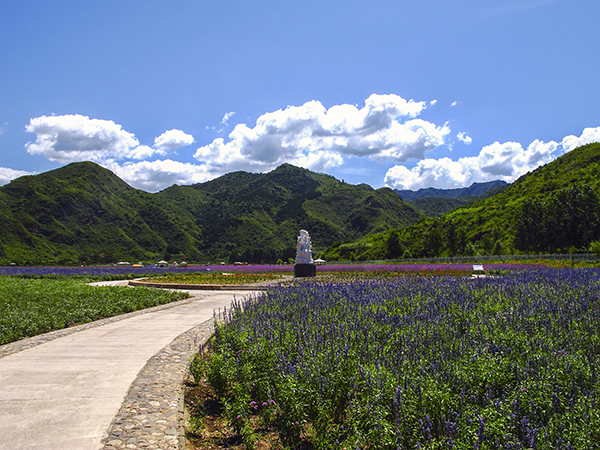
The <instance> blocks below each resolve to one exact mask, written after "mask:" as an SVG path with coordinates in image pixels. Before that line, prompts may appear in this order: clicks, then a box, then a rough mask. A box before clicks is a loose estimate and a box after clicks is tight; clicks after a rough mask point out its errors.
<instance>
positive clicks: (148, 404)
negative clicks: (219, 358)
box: [102, 319, 214, 450]
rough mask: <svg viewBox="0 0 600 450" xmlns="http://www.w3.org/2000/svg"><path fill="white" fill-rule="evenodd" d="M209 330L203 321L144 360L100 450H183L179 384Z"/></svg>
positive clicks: (183, 439)
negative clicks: (144, 363)
mask: <svg viewBox="0 0 600 450" xmlns="http://www.w3.org/2000/svg"><path fill="white" fill-rule="evenodd" d="M213 329H214V320H213V319H210V320H207V321H206V322H204V323H202V324H200V325H197V326H196V327H194V328H192V329H190V330H188V331H186V332H185V333H183V334H181V335H180V336H179V337H177V338H175V340H173V342H171V344H169V345H167V346H166V347H165V348H163V349H162V350H161V351H160V352H158V353H157V354H156V355H154V356H153V357H152V358H150V359H149V360H148V362H147V363H146V365H145V366H144V368H143V369H142V370H141V371H140V373H139V374H138V376H137V377H136V379H135V380H134V382H133V383H132V384H131V386H130V388H129V391H128V393H127V395H126V396H125V399H124V401H123V404H122V406H121V409H120V410H119V412H118V413H117V415H116V416H115V418H114V420H113V423H112V424H111V426H110V429H109V432H108V436H107V437H106V438H105V439H104V440H103V442H104V447H102V448H103V449H104V450H113V449H119V450H120V449H169V450H171V449H172V450H177V449H181V450H183V449H185V446H186V444H185V429H184V427H185V423H184V420H185V419H184V396H183V382H184V380H185V377H186V376H187V374H188V367H189V360H190V358H191V357H192V356H193V355H194V354H195V353H196V352H197V351H198V348H199V346H200V344H201V343H205V342H206V341H207V340H208V338H209V337H210V336H211V335H212V333H213Z"/></svg>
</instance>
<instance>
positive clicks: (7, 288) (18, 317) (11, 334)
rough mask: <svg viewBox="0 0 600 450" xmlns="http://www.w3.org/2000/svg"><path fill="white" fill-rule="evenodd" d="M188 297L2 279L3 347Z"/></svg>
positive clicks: (61, 282)
mask: <svg viewBox="0 0 600 450" xmlns="http://www.w3.org/2000/svg"><path fill="white" fill-rule="evenodd" d="M186 297H187V294H186V293H181V292H167V291H162V290H158V289H148V288H135V289H132V288H128V287H124V286H103V287H97V286H88V285H87V284H85V281H84V280H83V279H76V278H73V279H69V278H62V279H50V278H41V279H23V278H16V277H0V345H3V344H7V343H9V342H13V341H16V340H19V339H22V338H25V337H31V336H36V335H38V334H41V333H46V332H48V331H53V330H58V329H62V328H66V327H69V326H72V325H76V324H81V323H86V322H91V321H94V320H98V319H103V318H106V317H112V316H116V315H118V314H123V313H127V312H131V311H137V310H139V309H144V308H148V307H151V306H156V305H160V304H164V303H169V302H172V301H175V300H179V299H182V298H186Z"/></svg>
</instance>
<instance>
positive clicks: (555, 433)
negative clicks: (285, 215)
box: [192, 269, 600, 449]
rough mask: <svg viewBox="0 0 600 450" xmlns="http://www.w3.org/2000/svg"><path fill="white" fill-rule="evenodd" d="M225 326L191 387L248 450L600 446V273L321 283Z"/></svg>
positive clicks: (240, 312)
mask: <svg viewBox="0 0 600 450" xmlns="http://www.w3.org/2000/svg"><path fill="white" fill-rule="evenodd" d="M225 319H226V320H225V321H224V322H222V323H220V324H218V326H217V330H216V336H215V339H214V342H213V343H212V344H211V347H210V351H209V352H208V353H207V354H206V355H203V356H201V355H199V356H198V357H197V358H196V359H195V361H194V363H193V365H192V373H193V374H194V375H195V376H196V378H197V379H204V380H206V381H208V383H209V384H210V385H211V386H212V388H213V390H214V392H215V393H216V394H217V395H218V396H219V398H220V400H221V401H222V402H223V405H225V406H224V411H225V415H226V417H227V418H228V421H229V424H230V426H231V428H232V429H233V430H234V431H235V432H236V433H238V434H239V436H240V439H241V440H242V441H243V442H245V443H246V444H247V445H249V446H251V444H252V442H255V441H256V440H259V439H260V435H261V433H263V434H265V435H267V434H268V433H269V432H275V433H276V434H277V435H278V439H279V442H281V443H283V444H284V445H285V446H287V447H288V448H296V446H298V445H299V444H302V445H304V446H305V447H302V448H306V445H309V444H310V445H312V446H313V448H319V449H339V448H347V449H358V448H360V449H363V448H368V449H414V448H421V449H451V448H453V449H474V448H477V449H528V448H536V449H592V448H598V447H600V409H599V407H598V406H599V405H598V400H599V396H600V385H599V383H598V373H597V367H598V364H599V363H600V360H599V358H600V332H599V324H600V272H599V271H598V270H594V269H576V270H570V269H561V270H550V269H538V270H528V271H516V272H512V273H509V274H508V275H503V276H497V277H487V278H477V279H473V278H470V277H456V276H435V277H431V276H423V277H421V276H410V277H407V276H404V277H396V278H393V279H371V280H359V281H355V282H348V283H317V282H314V283H311V282H309V283H303V284H301V285H297V286H293V287H276V288H274V289H273V290H272V291H270V292H268V293H265V294H263V295H261V296H260V297H258V298H257V299H255V300H254V301H244V302H241V301H239V302H237V303H235V304H233V305H232V308H231V309H230V310H228V311H227V312H226V314H225ZM207 355H209V356H207ZM196 413H197V414H199V415H201V414H202V411H201V410H198V411H196Z"/></svg>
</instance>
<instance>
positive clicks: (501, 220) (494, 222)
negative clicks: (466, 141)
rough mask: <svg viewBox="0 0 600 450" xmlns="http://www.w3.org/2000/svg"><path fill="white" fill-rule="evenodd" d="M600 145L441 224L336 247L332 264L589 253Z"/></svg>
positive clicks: (599, 232)
mask: <svg viewBox="0 0 600 450" xmlns="http://www.w3.org/2000/svg"><path fill="white" fill-rule="evenodd" d="M599 197H600V143H595V144H589V145H585V146H582V147H579V148H577V149H574V150H572V151H571V152H569V153H567V154H565V155H563V156H561V157H560V158H558V159H556V160H555V161H553V162H551V163H549V164H546V165H544V166H542V167H539V168H538V169H536V170H534V171H532V172H530V173H528V174H526V175H523V176H522V177H520V178H519V179H518V180H516V181H515V182H514V183H512V184H511V185H510V186H508V187H507V188H505V189H503V190H502V191H501V192H500V193H498V194H496V195H493V196H491V197H489V198H486V199H482V200H478V201H476V202H474V203H471V204H469V205H467V206H464V207H461V208H458V209H455V210H453V211H451V212H449V213H447V214H445V215H443V216H442V217H440V218H431V217H430V218H424V219H422V220H421V221H419V222H418V223H417V224H414V225H411V226H408V227H405V228H402V229H396V230H389V231H386V232H384V233H380V234H378V235H372V236H368V237H365V238H363V239H360V240H358V241H356V242H352V243H345V244H343V245H338V246H332V247H330V248H328V249H327V251H325V252H324V257H325V258H327V259H329V260H346V259H359V260H362V259H365V260H367V259H391V258H402V257H437V256H472V255H477V254H481V255H492V254H518V253H528V252H535V253H544V252H567V251H586V250H587V248H588V246H589V245H590V243H591V242H592V241H594V240H599V239H600V227H599V222H598V217H599V215H600V207H599V205H598V198H599Z"/></svg>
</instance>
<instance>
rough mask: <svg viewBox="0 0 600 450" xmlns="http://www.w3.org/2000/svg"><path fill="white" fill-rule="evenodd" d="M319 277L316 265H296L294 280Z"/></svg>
mask: <svg viewBox="0 0 600 450" xmlns="http://www.w3.org/2000/svg"><path fill="white" fill-rule="evenodd" d="M315 275H317V266H315V265H314V264H294V278H306V277H314V276H315Z"/></svg>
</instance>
